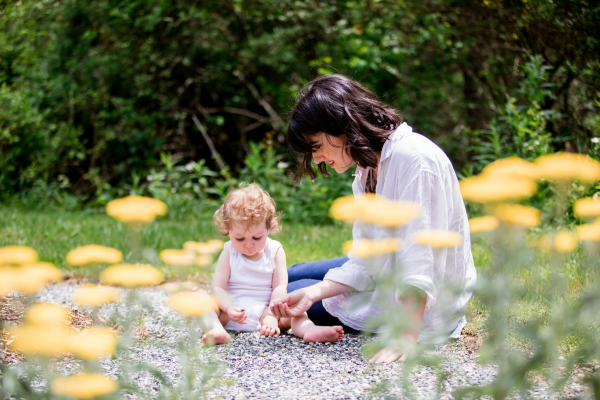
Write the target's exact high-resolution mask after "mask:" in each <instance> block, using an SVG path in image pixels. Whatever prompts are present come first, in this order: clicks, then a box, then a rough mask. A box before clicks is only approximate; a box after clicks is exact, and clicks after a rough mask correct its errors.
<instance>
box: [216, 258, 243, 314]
mask: <svg viewBox="0 0 600 400" xmlns="http://www.w3.org/2000/svg"><path fill="white" fill-rule="evenodd" d="M230 274H231V269H230V268H229V252H228V251H222V252H221V255H220V256H219V260H218V261H217V268H216V269H215V273H214V275H213V281H212V292H213V294H214V296H215V297H216V298H217V302H218V303H219V308H220V309H221V311H223V312H224V313H225V314H227V315H228V316H229V318H230V319H231V320H232V321H233V322H237V323H239V324H245V323H246V322H245V320H246V313H245V312H244V310H242V309H240V308H237V307H234V306H233V304H232V303H231V300H229V296H228V295H227V282H229V275H230Z"/></svg>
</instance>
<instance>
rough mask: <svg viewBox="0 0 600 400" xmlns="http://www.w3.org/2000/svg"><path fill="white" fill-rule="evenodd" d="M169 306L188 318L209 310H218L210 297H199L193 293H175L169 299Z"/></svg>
mask: <svg viewBox="0 0 600 400" xmlns="http://www.w3.org/2000/svg"><path fill="white" fill-rule="evenodd" d="M169 305H170V306H171V308H173V309H174V310H177V311H178V312H180V313H181V314H183V315H187V316H188V317H196V316H199V315H204V314H205V313H207V312H208V311H210V310H215V311H216V310H218V309H219V306H218V305H217V302H216V301H215V300H214V299H213V298H212V296H201V295H200V294H198V293H195V292H180V293H175V294H173V295H171V296H170V297H169Z"/></svg>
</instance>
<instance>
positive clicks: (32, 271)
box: [0, 246, 63, 296]
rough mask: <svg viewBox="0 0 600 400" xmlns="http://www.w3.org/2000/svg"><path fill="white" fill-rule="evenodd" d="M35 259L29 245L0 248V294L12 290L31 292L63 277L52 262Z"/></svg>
mask: <svg viewBox="0 0 600 400" xmlns="http://www.w3.org/2000/svg"><path fill="white" fill-rule="evenodd" d="M37 260H38V254H37V252H36V251H35V250H34V249H32V248H29V247H25V246H7V247H2V248H0V296H4V295H7V294H8V293H10V292H12V291H19V292H23V293H27V294H32V293H35V292H37V291H38V290H40V289H41V288H42V287H44V286H45V285H46V284H48V283H49V282H55V281H59V280H61V279H62V278H63V273H62V272H61V271H60V270H59V269H58V268H56V267H55V266H54V265H53V264H51V263H48V262H38V261H37Z"/></svg>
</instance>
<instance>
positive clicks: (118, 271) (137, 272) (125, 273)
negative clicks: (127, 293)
mask: <svg viewBox="0 0 600 400" xmlns="http://www.w3.org/2000/svg"><path fill="white" fill-rule="evenodd" d="M163 279H164V275H163V273H162V272H160V271H159V270H158V269H156V268H154V267H153V266H151V265H147V264H139V265H133V264H116V265H111V266H110V267H108V268H106V269H105V270H104V271H102V272H100V280H101V281H102V282H104V283H106V284H109V285H120V286H126V287H136V286H149V285H158V284H159V283H161V282H162V281H163Z"/></svg>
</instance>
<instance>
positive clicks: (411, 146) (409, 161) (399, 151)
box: [390, 129, 452, 175]
mask: <svg viewBox="0 0 600 400" xmlns="http://www.w3.org/2000/svg"><path fill="white" fill-rule="evenodd" d="M390 163H391V164H392V168H394V169H396V168H398V169H401V170H405V171H406V170H412V171H413V172H415V173H422V172H426V173H432V174H434V175H438V174H440V173H443V172H444V171H446V170H447V168H448V166H452V163H451V162H450V159H449V158H448V156H447V155H446V153H445V152H444V150H442V149H441V148H440V147H439V146H438V145H437V144H435V143H434V142H433V141H432V140H431V139H429V138H427V137H425V136H423V135H421V134H420V133H417V132H414V131H413V130H412V129H410V131H408V132H405V133H404V134H403V135H402V138H401V140H399V141H398V143H397V144H396V145H395V146H394V147H393V149H391V151H390Z"/></svg>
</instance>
